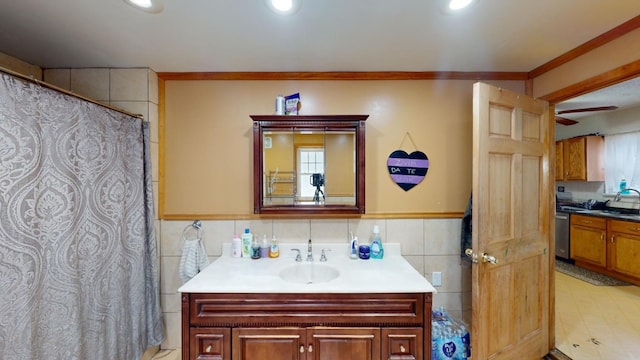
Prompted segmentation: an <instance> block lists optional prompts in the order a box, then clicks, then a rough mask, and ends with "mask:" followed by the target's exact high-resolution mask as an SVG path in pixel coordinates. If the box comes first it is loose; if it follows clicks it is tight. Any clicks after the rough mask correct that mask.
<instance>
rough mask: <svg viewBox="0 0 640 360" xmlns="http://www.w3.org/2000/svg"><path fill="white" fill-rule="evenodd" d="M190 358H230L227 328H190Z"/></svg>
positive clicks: (224, 359) (202, 359)
mask: <svg viewBox="0 0 640 360" xmlns="http://www.w3.org/2000/svg"><path fill="white" fill-rule="evenodd" d="M190 335H191V346H190V349H189V353H190V354H191V356H190V357H189V359H192V360H231V330H230V329H229V328H194V329H191V330H190Z"/></svg>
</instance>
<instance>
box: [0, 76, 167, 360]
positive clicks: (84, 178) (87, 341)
mask: <svg viewBox="0 0 640 360" xmlns="http://www.w3.org/2000/svg"><path fill="white" fill-rule="evenodd" d="M150 169H151V166H150V156H149V128H148V123H146V122H144V121H142V120H140V119H138V118H135V117H131V116H128V115H125V114H122V113H120V112H117V111H114V110H110V109H107V108H105V107H103V106H100V105H97V104H94V103H91V102H88V101H84V100H81V99H78V98H76V97H73V96H69V95H67V94H64V93H61V92H58V91H55V90H52V89H49V88H46V87H43V86H40V85H38V84H34V83H31V82H26V81H23V80H21V79H18V78H16V77H13V76H9V75H6V74H0V359H3V360H14V359H15V360H25V359H64V360H68V359H79V360H85V359H92V360H93V359H104V360H116V359H122V360H138V359H140V357H141V355H142V353H143V352H144V350H145V349H146V348H147V347H148V346H152V345H158V344H160V342H161V341H162V338H163V326H162V314H161V311H160V304H159V290H158V269H157V261H158V259H157V253H156V238H155V231H154V223H153V221H154V215H153V197H152V188H151V174H150Z"/></svg>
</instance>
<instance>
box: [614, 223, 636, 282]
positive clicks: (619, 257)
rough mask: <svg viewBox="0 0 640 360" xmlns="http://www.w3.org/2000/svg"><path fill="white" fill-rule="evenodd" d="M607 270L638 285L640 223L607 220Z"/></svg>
mask: <svg viewBox="0 0 640 360" xmlns="http://www.w3.org/2000/svg"><path fill="white" fill-rule="evenodd" d="M608 229H609V231H608V234H607V238H608V248H607V251H608V265H609V266H608V269H609V270H610V271H612V272H614V273H616V275H617V276H616V277H619V278H621V279H623V280H626V281H630V282H633V283H636V284H639V283H640V223H636V222H631V221H620V220H609V223H608Z"/></svg>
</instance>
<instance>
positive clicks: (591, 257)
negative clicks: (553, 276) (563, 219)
mask: <svg viewBox="0 0 640 360" xmlns="http://www.w3.org/2000/svg"><path fill="white" fill-rule="evenodd" d="M571 258H572V259H573V260H575V264H576V266H579V267H584V268H587V269H589V270H593V271H596V272H599V273H602V274H605V275H609V276H611V277H614V278H618V279H621V280H624V281H628V282H630V283H633V284H636V285H640V223H638V222H633V221H623V220H615V219H606V218H600V217H596V216H585V215H576V214H572V215H571Z"/></svg>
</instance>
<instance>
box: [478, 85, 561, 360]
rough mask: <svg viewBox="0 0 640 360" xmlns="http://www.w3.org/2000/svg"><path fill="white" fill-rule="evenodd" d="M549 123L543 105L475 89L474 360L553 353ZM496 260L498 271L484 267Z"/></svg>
mask: <svg viewBox="0 0 640 360" xmlns="http://www.w3.org/2000/svg"><path fill="white" fill-rule="evenodd" d="M549 119H550V114H549V105H548V104H547V103H546V102H544V101H541V100H534V99H532V98H530V97H528V96H525V95H521V94H517V93H514V92H511V91H508V90H503V89H499V88H496V87H493V86H490V85H487V84H482V83H476V84H474V87H473V209H472V212H473V219H472V228H473V231H472V243H473V252H474V253H475V255H476V256H477V260H478V261H477V263H475V264H474V265H473V267H472V269H473V270H472V333H471V341H472V354H471V356H472V357H473V358H474V359H540V358H541V357H543V356H544V355H546V354H547V353H548V351H549V349H550V344H549V343H550V340H549V338H550V337H549V329H550V320H549V316H550V313H551V311H550V308H549V307H550V301H549V297H550V294H549V291H550V279H551V278H550V270H551V266H552V265H553V258H551V256H550V255H551V254H553V244H552V242H551V241H550V239H552V235H551V230H550V228H551V227H550V224H553V221H554V220H553V216H552V215H553V214H552V213H551V207H552V205H553V196H554V192H553V183H552V178H551V176H552V171H553V170H551V169H550V167H551V166H553V157H552V156H550V154H552V151H554V148H553V145H554V142H553V139H552V137H553V136H552V135H553V129H552V128H550V120H549ZM483 254H486V256H484V257H483ZM492 257H495V259H496V260H497V263H496V264H492V263H491V262H485V261H493V260H494V259H493V258H492ZM551 325H553V324H551Z"/></svg>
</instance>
